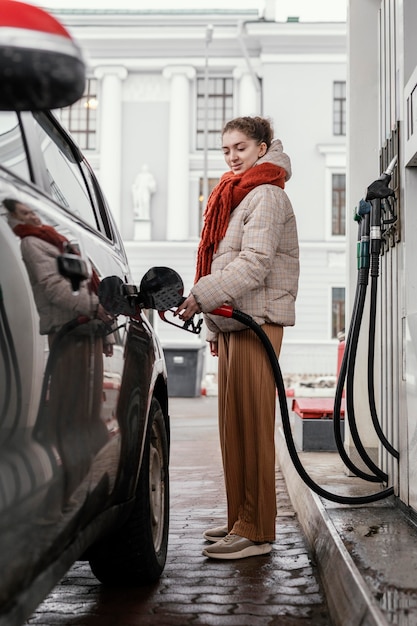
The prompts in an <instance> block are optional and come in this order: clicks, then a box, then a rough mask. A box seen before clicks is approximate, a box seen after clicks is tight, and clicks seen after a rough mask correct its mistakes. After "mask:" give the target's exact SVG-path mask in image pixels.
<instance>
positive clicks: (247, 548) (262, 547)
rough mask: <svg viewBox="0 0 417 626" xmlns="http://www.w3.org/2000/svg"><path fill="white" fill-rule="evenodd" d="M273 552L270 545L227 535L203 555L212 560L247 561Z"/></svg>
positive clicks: (208, 548) (204, 551) (206, 549)
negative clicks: (246, 559) (252, 557)
mask: <svg viewBox="0 0 417 626" xmlns="http://www.w3.org/2000/svg"><path fill="white" fill-rule="evenodd" d="M271 550H272V546H271V544H270V543H268V542H265V543H256V542H255V541H251V540H250V539H246V537H241V536H240V535H227V536H226V537H225V538H224V539H220V541H217V543H214V544H213V545H212V546H208V547H207V548H205V549H204V550H203V555H204V556H208V557H210V558H212V559H245V558H246V557H248V556H259V555H261V554H269V553H270V552H271Z"/></svg>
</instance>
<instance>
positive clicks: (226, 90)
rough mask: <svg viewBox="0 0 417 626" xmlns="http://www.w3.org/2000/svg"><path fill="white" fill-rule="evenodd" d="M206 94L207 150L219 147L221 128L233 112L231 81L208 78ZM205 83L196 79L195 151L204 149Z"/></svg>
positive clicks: (203, 80)
mask: <svg viewBox="0 0 417 626" xmlns="http://www.w3.org/2000/svg"><path fill="white" fill-rule="evenodd" d="M207 82H208V93H207V133H208V136H207V146H208V149H209V150H217V149H218V148H219V147H220V135H221V131H222V128H223V126H224V125H225V123H226V122H227V120H228V119H230V118H231V116H232V111H233V79H232V78H222V77H216V78H214V77H212V78H209V80H208V81H207ZM205 87H206V81H205V78H197V112H196V119H197V138H196V147H197V150H203V149H204V135H205V124H206V108H205V107H206V93H205Z"/></svg>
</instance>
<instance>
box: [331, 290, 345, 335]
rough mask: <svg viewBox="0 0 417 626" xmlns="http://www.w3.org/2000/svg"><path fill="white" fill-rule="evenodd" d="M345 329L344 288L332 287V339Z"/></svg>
mask: <svg viewBox="0 0 417 626" xmlns="http://www.w3.org/2000/svg"><path fill="white" fill-rule="evenodd" d="M344 330H345V288H344V287H332V339H337V338H338V335H339V333H341V332H344Z"/></svg>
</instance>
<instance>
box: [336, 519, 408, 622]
mask: <svg viewBox="0 0 417 626" xmlns="http://www.w3.org/2000/svg"><path fill="white" fill-rule="evenodd" d="M328 513H329V515H330V517H331V519H332V521H333V523H334V525H335V527H336V529H337V531H338V533H339V535H340V537H341V539H342V540H343V543H344V545H345V546H346V548H347V550H348V551H349V553H350V555H351V557H352V559H353V561H354V562H355V565H356V566H357V568H358V569H359V571H360V573H361V574H362V576H363V578H364V580H365V581H366V583H367V585H368V587H369V589H370V591H371V593H372V594H373V596H374V597H375V599H376V600H377V602H378V603H379V606H380V608H381V610H382V611H383V612H384V614H385V616H386V618H387V620H388V621H389V623H390V624H396V625H399V626H417V576H416V572H417V550H416V545H417V528H416V527H415V526H414V525H413V524H412V523H411V522H410V521H408V520H407V518H406V517H405V516H404V514H403V513H402V512H401V511H400V510H398V509H396V508H394V509H387V508H383V509H378V508H375V509H370V508H365V509H359V508H357V509H353V510H348V509H338V510H331V511H328Z"/></svg>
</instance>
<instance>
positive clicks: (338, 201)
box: [332, 174, 346, 235]
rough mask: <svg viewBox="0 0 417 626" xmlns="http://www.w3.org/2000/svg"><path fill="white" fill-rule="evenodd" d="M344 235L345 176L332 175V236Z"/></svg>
mask: <svg viewBox="0 0 417 626" xmlns="http://www.w3.org/2000/svg"><path fill="white" fill-rule="evenodd" d="M345 234H346V175H345V174H332V235H345Z"/></svg>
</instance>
